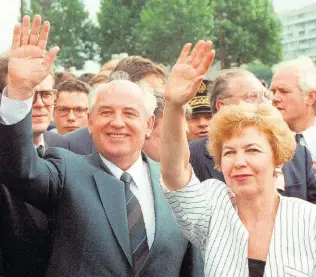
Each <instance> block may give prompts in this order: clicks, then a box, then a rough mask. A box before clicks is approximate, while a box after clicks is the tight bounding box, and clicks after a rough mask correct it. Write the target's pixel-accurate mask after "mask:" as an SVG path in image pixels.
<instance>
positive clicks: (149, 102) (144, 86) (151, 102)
mask: <svg viewBox="0 0 316 277" xmlns="http://www.w3.org/2000/svg"><path fill="white" fill-rule="evenodd" d="M122 80H125V81H130V79H129V75H128V74H127V73H126V72H123V71H117V72H113V73H111V74H110V76H109V78H108V80H107V82H106V83H101V84H95V85H94V86H93V87H92V89H91V91H90V94H89V113H90V114H91V113H92V111H93V107H94V105H95V102H96V100H97V97H98V95H99V93H100V91H101V89H102V88H103V89H104V88H105V87H106V86H107V85H108V84H110V83H111V82H115V81H122ZM130 82H131V81H130ZM135 84H136V85H137V86H138V87H139V88H140V89H141V91H142V93H143V96H144V105H145V109H146V113H147V116H148V117H151V116H152V115H154V111H155V109H156V107H157V99H156V97H155V93H154V89H153V88H152V87H151V86H150V85H149V84H148V83H147V82H145V81H140V82H137V83H135ZM122 101H124V99H122Z"/></svg>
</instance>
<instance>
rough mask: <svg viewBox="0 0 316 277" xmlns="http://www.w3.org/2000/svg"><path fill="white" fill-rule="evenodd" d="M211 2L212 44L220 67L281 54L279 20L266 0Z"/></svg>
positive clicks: (268, 59)
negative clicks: (213, 25)
mask: <svg viewBox="0 0 316 277" xmlns="http://www.w3.org/2000/svg"><path fill="white" fill-rule="evenodd" d="M211 1H212V2H214V4H215V9H214V11H215V14H214V16H215V29H214V30H217V34H214V35H217V37H216V39H215V41H214V42H215V45H216V48H217V49H218V58H220V60H221V67H222V69H223V68H230V67H231V65H232V64H236V65H237V66H239V65H241V64H243V63H250V62H252V61H254V60H260V61H262V62H263V63H264V64H269V65H271V64H274V63H276V62H278V61H279V60H280V59H281V58H282V46H281V23H280V20H279V19H278V17H277V15H276V14H275V12H274V10H273V7H272V4H271V3H270V0H238V1H235V0H211Z"/></svg>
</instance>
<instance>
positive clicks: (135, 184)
mask: <svg viewBox="0 0 316 277" xmlns="http://www.w3.org/2000/svg"><path fill="white" fill-rule="evenodd" d="M100 157H101V159H102V161H103V162H104V164H105V165H106V166H107V167H108V168H109V169H110V171H111V172H112V173H113V175H114V176H115V177H116V178H117V179H121V176H122V174H123V172H124V171H123V170H122V169H120V168H119V167H117V166H116V165H115V164H113V163H111V162H110V161H108V160H107V159H105V158H104V157H102V156H101V155H100ZM126 172H127V173H128V174H129V175H130V176H131V177H132V182H131V184H130V188H131V191H132V192H133V194H134V195H135V197H136V198H137V200H138V202H139V204H140V207H141V209H142V213H143V217H144V222H145V228H146V233H147V242H148V247H149V249H150V248H151V246H152V244H153V242H154V238H155V209H154V197H153V191H152V186H151V179H150V172H149V168H148V165H147V163H145V162H144V161H143V159H142V157H141V155H140V156H139V158H138V159H137V161H136V162H135V163H134V164H133V165H132V166H131V167H130V168H129V169H127V170H126Z"/></svg>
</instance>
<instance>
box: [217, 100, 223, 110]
mask: <svg viewBox="0 0 316 277" xmlns="http://www.w3.org/2000/svg"><path fill="white" fill-rule="evenodd" d="M224 105H225V103H224V102H223V101H222V100H217V101H216V104H215V106H216V110H217V111H219V110H220V109H221V107H223V106H224Z"/></svg>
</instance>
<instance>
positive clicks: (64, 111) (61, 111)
mask: <svg viewBox="0 0 316 277" xmlns="http://www.w3.org/2000/svg"><path fill="white" fill-rule="evenodd" d="M71 110H72V111H73V113H74V114H75V116H76V117H84V116H85V115H86V114H87V111H88V108H84V107H66V106H56V107H55V113H56V114H57V115H58V116H60V117H66V116H67V115H68V114H69V113H70V111H71Z"/></svg>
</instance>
